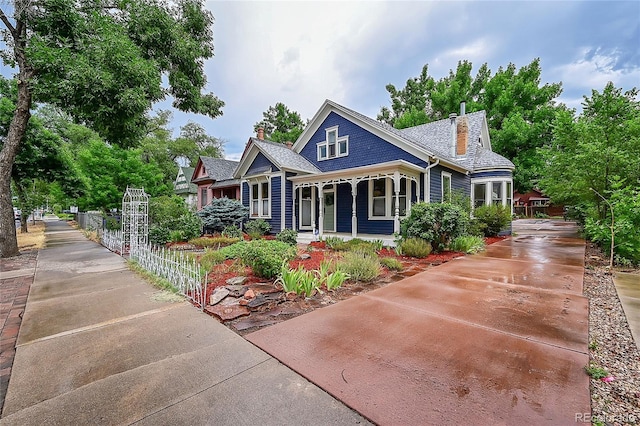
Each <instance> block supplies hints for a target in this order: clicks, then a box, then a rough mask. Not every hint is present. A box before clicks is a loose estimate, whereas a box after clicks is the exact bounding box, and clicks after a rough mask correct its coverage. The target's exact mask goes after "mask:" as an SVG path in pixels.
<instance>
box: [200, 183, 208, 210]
mask: <svg viewBox="0 0 640 426" xmlns="http://www.w3.org/2000/svg"><path fill="white" fill-rule="evenodd" d="M207 192H208V190H207V188H200V206H201V207H204V206H206V205H207V204H209V199H208V198H209V197H207V195H208V194H207Z"/></svg>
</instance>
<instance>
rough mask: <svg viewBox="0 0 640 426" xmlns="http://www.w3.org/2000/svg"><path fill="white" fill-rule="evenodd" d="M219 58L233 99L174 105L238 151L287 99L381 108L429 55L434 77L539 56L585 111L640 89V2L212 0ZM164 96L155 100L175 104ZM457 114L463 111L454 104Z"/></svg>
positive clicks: (299, 105)
mask: <svg viewBox="0 0 640 426" xmlns="http://www.w3.org/2000/svg"><path fill="white" fill-rule="evenodd" d="M206 7H207V9H209V10H210V11H211V12H212V13H213V15H214V18H215V23H214V27H213V33H214V46H215V53H214V54H215V56H214V57H213V58H211V59H210V60H208V61H207V62H205V70H206V75H207V79H208V84H207V91H210V92H213V93H215V94H216V95H217V96H218V97H219V98H220V99H222V100H223V101H224V102H225V107H224V108H223V116H221V117H219V118H216V119H214V120H212V119H209V118H207V117H203V116H197V115H193V114H190V115H187V114H183V113H180V112H174V119H173V122H172V127H173V128H174V132H175V133H176V134H177V133H178V131H179V128H180V126H182V125H184V124H185V123H187V122H188V121H195V122H197V123H200V124H201V125H202V126H204V128H205V129H206V131H207V133H209V134H210V135H211V136H215V137H217V138H220V139H222V140H223V141H224V153H225V157H226V158H227V159H233V160H237V159H239V158H240V156H241V154H242V150H243V148H244V146H245V144H246V142H247V140H248V138H249V137H250V136H252V135H253V125H254V124H255V123H256V122H258V121H260V120H261V119H262V113H263V112H264V111H266V110H267V109H268V108H269V106H272V105H275V104H276V103H277V102H283V103H284V104H285V105H287V106H288V107H289V109H291V110H294V111H297V112H299V113H300V115H301V117H302V119H303V120H305V121H306V120H307V119H310V118H312V117H313V115H314V114H315V113H316V112H317V110H318V109H319V108H320V106H321V105H322V103H323V102H324V100H325V99H331V100H333V101H335V102H337V103H339V104H342V105H344V106H346V107H348V108H351V109H354V110H356V111H358V112H360V113H362V114H365V115H367V116H369V117H372V118H375V117H376V115H377V114H378V112H379V111H380V108H381V107H382V106H389V105H390V98H389V94H388V92H387V91H386V89H385V86H386V85H387V84H389V83H391V84H393V85H395V86H396V88H402V87H404V85H405V83H406V81H407V79H409V78H413V77H416V76H418V75H419V74H420V71H421V69H422V67H423V65H425V64H428V65H429V74H430V75H431V76H432V77H434V78H435V79H439V78H441V77H444V76H446V75H448V73H449V70H451V69H455V68H456V67H457V64H458V61H461V60H465V59H466V60H469V61H471V62H472V63H473V71H472V75H475V73H476V72H477V70H478V68H479V67H480V66H481V65H482V64H483V63H485V62H486V63H487V64H488V66H489V68H490V69H491V70H492V72H494V73H495V71H496V70H497V69H498V68H499V67H500V66H502V67H506V66H507V65H508V64H509V63H513V64H515V65H516V67H517V68H520V67H522V66H525V65H528V64H530V63H531V61H532V60H533V59H534V58H540V60H541V68H542V81H541V83H542V84H545V83H557V82H562V86H563V93H562V95H561V96H560V98H559V101H560V102H563V103H565V104H566V105H568V106H570V107H572V108H576V109H577V110H580V106H581V102H582V100H583V96H584V95H590V94H591V91H592V90H593V89H596V90H598V91H602V89H603V88H604V86H605V84H606V83H607V82H608V81H612V82H613V83H614V84H615V85H616V86H617V87H621V88H623V89H625V90H628V89H630V88H632V87H639V88H640V2H639V1H628V2H615V1H613V2H597V1H564V2H563V1H523V2H515V1H514V2H506V1H495V2H488V1H473V2H469V1H431V2H428V1H416V2H396V1H375V2H374V1H349V2H302V1H298V2H272V1H264V2H244V1H241V2H222V1H207V2H206ZM168 105H169V104H168V103H167V102H165V103H164V104H162V105H157V106H156V108H165V109H166V108H167V106H168ZM452 112H455V111H452Z"/></svg>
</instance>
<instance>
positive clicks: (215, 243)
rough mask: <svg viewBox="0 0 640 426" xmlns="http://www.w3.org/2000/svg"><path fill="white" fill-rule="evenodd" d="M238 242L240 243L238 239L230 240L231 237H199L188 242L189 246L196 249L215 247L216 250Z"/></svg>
mask: <svg viewBox="0 0 640 426" xmlns="http://www.w3.org/2000/svg"><path fill="white" fill-rule="evenodd" d="M238 241H240V239H239V238H232V237H226V236H219V237H199V238H193V239H191V240H189V243H190V244H193V245H194V246H196V247H205V248H206V247H216V248H218V249H219V248H222V247H226V246H229V245H231V244H234V243H237V242H238Z"/></svg>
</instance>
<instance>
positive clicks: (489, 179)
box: [471, 177, 513, 214]
mask: <svg viewBox="0 0 640 426" xmlns="http://www.w3.org/2000/svg"><path fill="white" fill-rule="evenodd" d="M494 182H502V205H503V206H507V200H508V199H510V200H511V205H510V206H508V207H509V209H510V210H511V214H513V192H512V193H511V194H507V186H510V187H511V191H513V179H512V178H507V177H486V178H479V179H472V180H471V197H473V188H474V185H476V184H480V183H485V184H487V191H486V192H485V198H484V205H485V206H487V205H492V204H493V199H492V189H493V183H494ZM507 183H509V184H510V185H507ZM489 185H491V186H492V187H491V188H489ZM474 204H475V200H473V199H472V200H471V207H472V208H473V209H475V206H474Z"/></svg>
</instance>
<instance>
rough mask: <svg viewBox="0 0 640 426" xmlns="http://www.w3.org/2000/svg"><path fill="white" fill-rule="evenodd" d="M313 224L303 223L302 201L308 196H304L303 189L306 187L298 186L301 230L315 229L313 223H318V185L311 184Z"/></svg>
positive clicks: (299, 224) (299, 226) (299, 227)
mask: <svg viewBox="0 0 640 426" xmlns="http://www.w3.org/2000/svg"><path fill="white" fill-rule="evenodd" d="M309 188H311V199H310V201H311V225H302V201H303V200H307V198H302V190H303V189H304V188H298V189H299V190H300V192H299V194H300V197H299V198H298V229H300V230H301V231H306V230H308V231H311V230H313V224H314V223H316V187H315V186H311V187H309Z"/></svg>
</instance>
